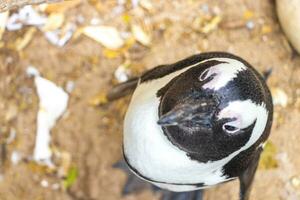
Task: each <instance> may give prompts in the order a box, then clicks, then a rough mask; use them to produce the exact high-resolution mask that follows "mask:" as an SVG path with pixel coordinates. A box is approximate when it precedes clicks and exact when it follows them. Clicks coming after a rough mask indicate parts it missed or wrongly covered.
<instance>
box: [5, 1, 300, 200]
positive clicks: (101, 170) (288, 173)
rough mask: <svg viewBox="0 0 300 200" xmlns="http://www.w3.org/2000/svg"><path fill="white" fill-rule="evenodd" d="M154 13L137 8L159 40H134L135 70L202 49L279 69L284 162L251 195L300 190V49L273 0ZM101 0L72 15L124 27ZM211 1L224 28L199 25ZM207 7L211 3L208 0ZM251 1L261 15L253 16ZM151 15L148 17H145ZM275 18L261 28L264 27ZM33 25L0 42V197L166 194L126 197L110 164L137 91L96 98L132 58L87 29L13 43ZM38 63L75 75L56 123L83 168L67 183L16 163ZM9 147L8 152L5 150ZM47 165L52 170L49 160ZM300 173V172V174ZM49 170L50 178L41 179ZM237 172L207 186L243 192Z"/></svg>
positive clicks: (214, 195)
mask: <svg viewBox="0 0 300 200" xmlns="http://www.w3.org/2000/svg"><path fill="white" fill-rule="evenodd" d="M151 2H152V5H153V6H154V11H153V13H150V14H149V13H148V14H139V12H137V14H136V12H135V11H134V10H130V9H129V11H128V12H129V14H132V15H133V16H138V17H133V20H139V19H140V18H143V17H144V18H145V17H146V18H147V20H148V21H151V22H153V21H154V22H153V24H154V25H153V27H152V42H151V45H150V47H144V46H143V45H141V44H138V43H136V44H134V45H133V46H132V47H130V49H129V50H128V52H127V55H126V57H127V58H129V59H130V61H131V66H132V69H134V70H133V71H135V73H137V72H141V71H143V70H145V69H150V68H152V67H154V66H156V65H159V64H164V63H171V62H175V61H177V60H179V59H182V58H184V57H187V56H189V55H192V54H195V53H197V52H203V51H215V50H217V51H228V52H232V53H235V54H237V55H239V56H241V57H243V58H245V59H246V60H247V61H248V62H250V63H251V64H252V65H253V66H255V67H256V68H257V70H259V71H260V72H262V71H264V70H267V69H269V68H272V69H273V73H272V75H271V77H270V79H269V80H268V85H269V86H270V87H272V88H280V89H282V90H283V91H284V92H285V93H286V94H287V96H288V105H287V106H286V107H283V106H276V107H275V119H274V125H273V128H272V133H271V137H270V141H271V142H272V144H273V145H274V146H275V147H276V153H275V155H274V159H275V160H276V162H277V164H278V166H277V167H271V168H268V169H262V168H260V169H259V170H258V172H257V176H256V179H255V183H254V186H253V191H252V196H251V199H253V200H254V199H255V200H297V199H300V184H299V183H298V184H297V181H300V180H299V177H300V159H299V155H298V154H299V152H300V145H299V142H300V121H299V120H300V101H299V98H300V78H299V77H300V67H299V65H300V57H299V56H295V57H293V56H292V53H291V50H290V48H289V46H288V45H287V43H286V39H285V37H284V35H283V33H282V30H281V28H280V26H279V24H278V20H277V17H276V13H275V5H274V2H273V1H269V0H262V1H252V0H243V1H240V0H226V1H219V0H212V1H208V0H207V1H205V0H199V1H192V0H191V1H183V0H176V1H171V0H170V1H169V0H168V1H158V0H154V1H151ZM94 3H95V1H89V2H84V3H82V4H81V5H80V6H77V7H76V8H72V9H71V10H70V11H68V14H67V15H68V16H69V17H71V18H72V16H73V17H77V16H78V15H81V16H83V17H84V18H85V19H87V20H88V19H91V18H93V17H99V18H101V19H102V20H103V23H104V24H107V25H112V26H115V27H117V28H120V29H122V28H124V22H122V17H121V16H117V17H111V14H110V9H111V8H112V7H113V6H115V3H114V1H103V3H102V4H101V6H99V7H100V8H98V9H95V7H94V6H93V5H94ZM203 5H205V6H206V5H207V6H208V7H209V9H211V10H214V12H216V13H221V16H222V21H221V24H219V27H218V28H217V29H216V30H213V31H211V32H210V33H209V34H203V33H200V32H198V31H197V30H195V29H194V28H192V27H193V22H194V19H195V18H196V17H197V16H199V13H201V12H203ZM204 8H205V7H204ZM249 10H250V11H251V12H252V13H253V16H248V17H247V16H245V12H246V13H247V11H249ZM245 17H246V18H247V20H248V18H249V19H250V18H251V20H252V21H253V22H254V28H253V29H251V30H249V29H248V28H246V27H245V26H239V25H232V26H231V25H230V24H229V25H228V23H233V24H235V23H237V24H238V23H239V22H238V21H239V20H240V19H243V18H245ZM144 18H143V19H144ZM264 26H267V27H271V30H270V31H262V27H264ZM22 34H24V30H19V31H16V32H6V33H5V34H4V38H3V41H4V42H5V45H4V47H2V48H1V49H0V94H1V95H0V119H1V120H0V139H1V141H2V142H1V145H2V146H1V154H2V158H1V162H0V164H1V165H0V173H1V174H2V178H1V181H0V199H1V200H17V199H24V200H25V199H26V200H42V199H45V200H54V199H59V200H60V199H63V200H69V199H95V200H117V199H126V200H137V199H144V200H150V199H153V200H154V199H159V194H153V193H152V192H151V191H143V192H140V193H138V194H133V195H129V196H126V197H121V190H122V187H123V185H124V183H125V179H126V175H125V174H124V173H123V172H122V171H120V170H117V169H113V168H112V167H111V166H112V164H113V163H115V162H116V161H117V160H119V159H120V158H121V142H122V121H123V116H124V113H125V110H126V105H127V104H128V102H129V97H128V98H126V99H124V100H120V101H117V102H113V103H111V104H108V105H105V106H100V107H95V106H91V105H89V103H88V102H89V100H90V99H91V98H93V97H94V96H95V95H97V94H98V93H99V92H101V91H106V90H108V89H109V88H110V87H111V85H112V80H113V73H114V71H115V70H116V68H117V67H118V66H119V65H120V64H122V63H123V62H124V60H125V59H124V56H122V55H121V56H117V57H116V58H113V59H111V58H107V57H105V56H104V54H103V52H104V48H103V47H102V46H101V45H100V44H99V43H96V42H94V41H92V40H91V39H89V38H87V37H84V36H80V37H78V38H75V39H72V40H71V41H70V42H69V43H68V44H67V45H65V46H64V47H62V48H58V47H56V46H53V45H51V44H49V42H47V41H46V40H45V38H44V36H43V34H42V33H41V32H37V33H36V34H35V35H34V38H33V39H32V41H31V42H30V44H29V45H28V46H27V47H26V48H25V49H24V50H23V51H22V52H17V51H16V50H14V49H13V48H11V47H10V45H9V44H11V43H13V42H14V41H15V40H16V38H17V37H19V36H21V35H22ZM28 65H33V66H35V67H36V68H37V69H39V70H40V72H41V73H42V74H43V75H44V76H45V77H46V78H48V79H50V80H52V81H54V82H55V83H57V84H58V85H60V86H62V87H64V86H65V85H66V83H67V82H68V81H74V82H75V89H74V91H73V92H72V93H71V95H70V102H69V105H68V111H67V113H66V114H65V115H64V116H63V117H62V118H61V119H60V120H59V121H58V123H57V124H56V126H55V127H54V129H53V130H52V146H53V147H55V148H56V149H59V150H60V151H64V152H68V153H69V154H70V155H71V158H72V165H74V166H76V168H77V169H78V177H77V179H76V181H75V183H74V184H73V185H72V186H71V187H70V188H69V189H68V191H65V190H63V189H51V184H54V183H60V182H61V178H59V177H57V175H56V174H55V173H51V172H45V170H44V169H41V168H40V167H38V166H36V164H33V163H32V162H28V161H27V162H25V161H24V162H20V163H18V164H17V165H13V164H12V163H11V161H10V156H11V154H12V152H13V151H16V150H17V151H18V152H21V154H22V155H24V157H30V155H32V152H33V148H34V139H35V131H36V113H37V110H38V99H37V96H36V92H35V87H34V83H33V81H32V79H30V78H28V77H27V76H26V74H25V71H26V68H27V67H28ZM15 108H16V109H17V114H16V116H13V117H12V119H9V120H5V116H6V113H8V112H9V111H11V109H15ZM12 128H13V129H15V130H16V132H17V138H16V140H15V141H13V143H11V144H5V142H4V139H5V137H7V136H8V133H9V132H10V130H11V129H12ZM4 155H6V156H4ZM46 171H47V170H46ZM297 178H298V179H297ZM42 180H46V181H47V182H48V183H49V184H50V186H49V187H47V188H45V187H42V186H41V181H42ZM237 197H238V182H230V183H227V184H224V185H220V186H217V187H214V188H211V189H208V190H207V191H206V192H205V198H204V199H205V200H215V199H220V200H221V199H224V200H225V199H226V200H227V199H230V200H236V199H238V198H237Z"/></svg>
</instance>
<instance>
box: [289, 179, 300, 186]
mask: <svg viewBox="0 0 300 200" xmlns="http://www.w3.org/2000/svg"><path fill="white" fill-rule="evenodd" d="M291 183H292V185H293V186H294V187H296V188H300V176H294V177H293V178H291Z"/></svg>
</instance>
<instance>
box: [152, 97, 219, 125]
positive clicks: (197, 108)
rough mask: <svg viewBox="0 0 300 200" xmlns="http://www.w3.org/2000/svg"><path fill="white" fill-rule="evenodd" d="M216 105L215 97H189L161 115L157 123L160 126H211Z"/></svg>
mask: <svg viewBox="0 0 300 200" xmlns="http://www.w3.org/2000/svg"><path fill="white" fill-rule="evenodd" d="M216 106H217V104H216V101H215V100H214V99H213V98H208V99H206V98H202V99H193V98H188V99H186V100H184V101H183V102H181V103H179V104H177V105H176V106H175V107H174V108H173V109H171V110H170V111H169V112H167V113H165V114H163V115H161V116H160V118H159V120H158V122H157V123H158V124H159V125H160V126H183V127H189V128H192V127H202V128H205V129H207V128H211V127H212V117H213V114H214V112H215V110H216Z"/></svg>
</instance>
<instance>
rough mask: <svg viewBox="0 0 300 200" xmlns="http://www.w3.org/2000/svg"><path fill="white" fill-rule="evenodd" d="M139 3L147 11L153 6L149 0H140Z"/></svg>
mask: <svg viewBox="0 0 300 200" xmlns="http://www.w3.org/2000/svg"><path fill="white" fill-rule="evenodd" d="M139 5H140V6H141V7H142V8H144V9H145V10H147V11H149V12H152V11H153V10H154V7H153V5H152V3H151V1H150V0H140V1H139Z"/></svg>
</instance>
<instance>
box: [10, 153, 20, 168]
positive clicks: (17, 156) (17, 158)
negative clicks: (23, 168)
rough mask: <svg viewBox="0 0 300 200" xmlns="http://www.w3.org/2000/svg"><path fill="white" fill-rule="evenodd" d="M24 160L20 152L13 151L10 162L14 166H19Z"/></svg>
mask: <svg viewBox="0 0 300 200" xmlns="http://www.w3.org/2000/svg"><path fill="white" fill-rule="evenodd" d="M21 160H22V155H21V154H20V152H18V151H13V152H12V153H11V157H10V161H11V162H12V164H13V165H17V164H19V162H20V161H21Z"/></svg>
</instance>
